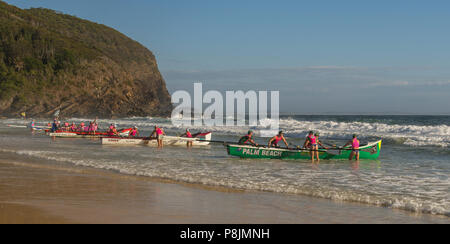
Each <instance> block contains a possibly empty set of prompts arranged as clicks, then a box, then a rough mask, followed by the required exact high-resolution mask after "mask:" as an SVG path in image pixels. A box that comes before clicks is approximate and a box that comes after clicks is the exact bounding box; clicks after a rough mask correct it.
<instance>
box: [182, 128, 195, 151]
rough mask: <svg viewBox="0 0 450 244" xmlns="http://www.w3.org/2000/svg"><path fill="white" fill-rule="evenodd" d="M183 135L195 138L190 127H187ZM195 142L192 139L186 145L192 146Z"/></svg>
mask: <svg viewBox="0 0 450 244" xmlns="http://www.w3.org/2000/svg"><path fill="white" fill-rule="evenodd" d="M181 137H187V138H193V136H192V134H191V132H190V131H189V129H186V132H185V133H184V134H183V135H181ZM193 144H194V142H193V141H192V140H188V141H187V143H186V146H187V148H191V147H192V145H193Z"/></svg>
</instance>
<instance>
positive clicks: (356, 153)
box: [343, 134, 360, 161]
mask: <svg viewBox="0 0 450 244" xmlns="http://www.w3.org/2000/svg"><path fill="white" fill-rule="evenodd" d="M359 144H360V142H359V140H358V136H357V135H356V134H354V135H353V139H352V140H350V141H348V142H347V144H345V145H344V146H343V147H344V148H345V147H347V146H350V145H351V146H352V152H351V153H350V158H349V159H348V160H350V161H352V160H353V158H355V159H356V161H359Z"/></svg>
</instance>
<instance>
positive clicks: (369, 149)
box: [227, 140, 382, 160]
mask: <svg viewBox="0 0 450 244" xmlns="http://www.w3.org/2000/svg"><path fill="white" fill-rule="evenodd" d="M381 143H382V141H381V140H380V141H377V142H373V143H369V144H368V145H366V146H363V147H360V159H377V158H378V157H379V156H380V151H381ZM227 152H228V154H229V155H232V156H237V157H241V158H263V159H264V158H265V159H293V160H301V159H311V152H310V151H308V150H295V149H283V148H265V147H254V146H248V145H233V144H230V145H227ZM350 153H351V150H325V149H319V158H320V159H349V157H350Z"/></svg>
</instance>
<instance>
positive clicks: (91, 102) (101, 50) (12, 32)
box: [0, 1, 172, 118]
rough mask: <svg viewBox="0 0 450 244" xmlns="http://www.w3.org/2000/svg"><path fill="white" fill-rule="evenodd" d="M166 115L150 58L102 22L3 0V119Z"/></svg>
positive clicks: (167, 99)
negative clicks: (56, 114) (57, 113)
mask: <svg viewBox="0 0 450 244" xmlns="http://www.w3.org/2000/svg"><path fill="white" fill-rule="evenodd" d="M58 109H60V110H61V114H62V115H64V116H65V117H69V116H77V117H93V116H99V117H104V118H108V117H126V116H166V115H169V114H170V112H171V109H172V105H171V103H170V95H169V93H168V92H167V89H166V85H165V81H164V79H163V78H162V76H161V74H160V72H159V70H158V67H157V64H156V59H155V56H154V55H153V54H152V52H150V51H149V50H148V49H146V48H145V47H144V46H142V45H141V44H139V43H137V42H136V41H133V40H131V39H130V38H128V37H126V36H125V35H123V34H121V33H119V32H118V31H116V30H114V29H112V28H109V27H107V26H104V25H101V24H96V23H92V22H89V21H86V20H82V19H79V18H76V17H73V16H70V15H65V14H62V13H58V12H56V11H53V10H48V9H27V10H23V9H19V8H16V7H14V6H11V5H8V4H6V3H4V2H1V1H0V116H17V115H18V114H20V113H21V112H26V113H27V114H28V115H30V116H34V117H37V116H40V117H51V115H52V114H53V113H54V111H56V110H58Z"/></svg>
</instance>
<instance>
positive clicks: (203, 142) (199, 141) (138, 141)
mask: <svg viewBox="0 0 450 244" xmlns="http://www.w3.org/2000/svg"><path fill="white" fill-rule="evenodd" d="M101 140H102V145H122V146H126V145H147V146H153V147H156V146H158V143H157V141H156V139H155V138H149V137H140V138H130V137H105V138H102V139H101ZM210 140H211V133H205V134H204V136H201V137H197V138H187V137H179V136H163V143H164V146H186V145H187V142H188V141H192V146H208V145H209V144H210V142H209V141H210Z"/></svg>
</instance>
